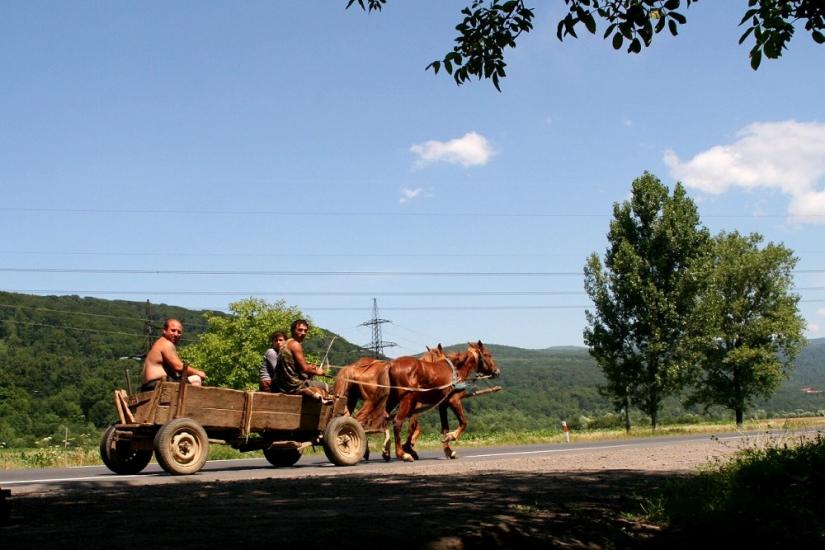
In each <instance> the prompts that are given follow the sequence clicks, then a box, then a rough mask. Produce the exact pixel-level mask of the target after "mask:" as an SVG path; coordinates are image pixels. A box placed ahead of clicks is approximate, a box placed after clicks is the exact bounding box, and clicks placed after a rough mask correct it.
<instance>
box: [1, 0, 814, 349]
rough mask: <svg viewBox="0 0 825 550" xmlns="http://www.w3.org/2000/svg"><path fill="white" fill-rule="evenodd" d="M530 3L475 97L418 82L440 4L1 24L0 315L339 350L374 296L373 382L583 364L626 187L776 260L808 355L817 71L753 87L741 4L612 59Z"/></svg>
mask: <svg viewBox="0 0 825 550" xmlns="http://www.w3.org/2000/svg"><path fill="white" fill-rule="evenodd" d="M534 4H535V7H536V8H537V16H536V29H535V31H534V32H533V33H531V34H530V35H528V36H525V37H524V38H523V39H522V40H521V41H520V43H519V45H518V48H517V49H516V50H513V51H511V52H509V54H508V58H507V62H508V68H507V73H508V77H507V78H506V79H505V80H504V81H503V84H502V90H503V91H502V93H499V92H497V91H495V89H494V88H493V87H492V85H490V84H489V83H487V82H480V83H479V82H473V83H470V84H466V85H464V86H461V87H456V86H455V84H454V83H453V82H452V80H451V79H450V78H446V77H443V76H441V75H439V76H438V77H434V76H433V75H432V73H431V72H425V70H424V68H425V67H426V65H427V64H428V63H429V62H430V61H432V60H434V59H437V58H439V57H440V56H441V55H443V54H444V53H446V51H447V50H448V49H449V48H450V47H451V44H452V40H453V38H454V33H455V31H454V29H453V27H454V26H455V24H456V23H457V22H458V21H459V10H460V9H461V7H463V6H464V5H465V4H464V3H463V2H444V1H436V0H430V1H416V2H401V1H398V0H391V1H390V2H389V4H388V6H387V7H386V8H385V10H384V12H383V13H381V14H369V15H368V14H365V13H362V12H361V11H360V10H357V9H350V10H348V11H346V10H344V6H345V5H346V1H345V0H340V1H327V2H298V1H281V2H256V1H253V2H244V3H240V4H239V3H237V2H218V1H211V2H194V1H192V2H184V1H179V2H161V1H141V2H60V3H55V2H38V1H16V0H14V1H8V2H4V3H3V4H2V7H0V71H1V72H2V74H3V79H2V85H0V129H1V130H0V232H2V234H3V235H5V236H6V238H5V239H4V241H3V243H2V244H0V268H2V269H0V289H3V290H10V291H17V292H27V293H33V294H81V295H87V296H96V297H102V298H123V299H131V300H140V301H143V300H146V299H149V300H151V301H152V302H155V303H168V304H175V305H181V306H186V307H192V308H213V309H222V310H225V309H226V308H227V305H228V304H229V303H230V302H232V301H235V300H239V299H241V298H243V297H246V296H256V297H261V298H264V299H266V300H268V301H275V300H278V299H285V300H286V301H287V303H288V304H290V305H295V306H298V307H299V308H301V309H302V310H303V311H305V312H306V313H307V314H308V315H309V316H310V317H311V318H312V320H313V321H314V322H315V323H316V324H318V325H320V326H323V327H324V328H327V329H329V330H332V331H334V332H337V333H339V334H341V335H342V336H344V337H345V338H347V339H348V340H350V341H352V342H355V343H358V344H366V343H368V342H369V341H370V337H371V333H370V331H369V330H368V329H367V328H366V327H363V326H360V325H361V323H363V322H364V321H367V320H369V318H370V316H371V308H372V298H373V297H375V298H377V300H378V305H379V308H380V315H381V317H382V318H385V319H389V320H391V321H392V322H391V323H386V324H384V325H383V326H382V329H383V337H384V339H385V340H388V341H392V342H395V343H397V344H399V345H398V347H395V348H391V349H388V350H387V351H388V352H389V353H390V354H391V355H400V354H412V353H419V352H421V351H423V350H424V346H425V345H430V344H434V343H437V342H443V343H445V344H453V343H460V342H464V341H470V340H473V341H474V340H478V339H481V340H482V341H484V342H489V343H496V344H504V345H512V346H519V347H525V348H545V347H550V346H560V345H582V329H583V327H584V308H585V307H586V306H588V300H587V297H586V295H585V294H584V291H583V278H582V275H581V273H582V266H583V265H584V262H585V259H586V257H587V255H588V254H590V253H591V252H594V251H595V252H598V253H599V254H600V255H603V253H604V250H605V246H606V238H605V233H606V232H607V228H608V223H609V221H610V215H611V211H612V204H613V202H614V201H622V200H625V199H626V198H627V197H628V195H629V189H630V184H631V182H632V181H633V179H634V178H636V177H638V176H640V175H641V174H642V173H643V172H644V171H645V170H647V171H650V172H652V173H653V174H655V175H656V176H658V177H659V178H660V179H661V180H662V181H663V182H664V183H665V184H667V185H668V186H670V187H671V188H672V186H673V185H674V184H675V182H676V181H682V182H683V183H684V184H685V185H686V186H687V188H688V190H689V193H690V195H691V196H692V197H693V198H694V199H695V200H696V202H697V204H698V205H699V211H700V215H701V216H702V221H703V223H704V224H705V225H707V226H708V227H709V228H710V229H711V230H712V231H713V232H718V231H720V230H734V229H736V230H739V231H740V232H744V233H747V232H752V231H756V232H760V233H762V234H763V235H764V236H765V238H766V240H768V241H773V242H782V243H784V244H785V245H787V246H788V247H790V248H792V249H793V250H794V251H795V252H796V253H797V256H798V257H799V264H798V266H797V273H796V275H795V282H796V286H797V292H798V293H799V295H800V297H801V303H800V308H801V312H802V314H803V316H804V317H805V319H806V320H807V321H808V331H807V333H806V335H807V336H808V337H822V336H825V244H823V237H825V230H824V229H825V227H824V226H823V224H825V102H823V101H822V90H823V89H825V70H823V69H824V68H825V64H824V63H823V62H824V61H825V48H823V47H822V46H816V45H815V44H814V43H813V41H812V40H811V39H810V37H809V35H806V34H804V33H799V34H798V36H797V37H796V38H795V39H794V40H793V41H792V42H791V45H790V49H789V50H788V51H787V52H786V53H785V55H784V56H783V57H782V59H781V60H779V61H778V62H776V61H764V62H763V65H762V67H761V68H760V69H759V71H756V72H754V71H752V70H751V69H750V67H749V64H748V60H747V50H748V48H747V47H746V46H745V45H742V46H740V45H738V44H737V40H738V37H739V34H740V31H741V29H739V28H738V27H737V24H738V22H739V18H740V17H741V14H742V13H743V12H744V10H745V5H746V2H745V1H744V0H742V1H726V2H703V3H699V4H696V5H694V6H693V7H692V8H691V9H689V10H687V11H686V12H685V14H686V15H687V17H688V23H687V25H685V26H684V27H682V29H681V31H680V35H679V37H678V38H676V39H673V38H671V37H669V36H665V35H659V36H657V37H656V39H655V42H654V45H653V47H652V48H651V49H649V50H646V51H644V52H642V54H640V55H633V56H631V55H628V54H626V53H624V52H622V51H620V52H616V51H614V50H613V49H612V47H611V46H610V44H609V42H605V41H603V40H601V39H600V38H598V37H592V36H589V35H588V36H585V35H584V34H582V35H581V38H580V39H579V40H573V39H568V40H566V41H565V42H563V43H561V42H559V41H558V40H557V39H556V37H555V23H554V21H555V20H557V18H558V17H559V15H560V14H561V11H562V9H563V4H562V2H560V1H555V2H545V1H536V2H534ZM15 269H24V270H27V271H13V270H15ZM79 269H82V270H91V272H81V273H78V272H67V271H68V270H79ZM66 324H67V325H71V326H76V327H82V326H83V318H77V317H71V316H67V321H66ZM137 332H138V333H139V330H137Z"/></svg>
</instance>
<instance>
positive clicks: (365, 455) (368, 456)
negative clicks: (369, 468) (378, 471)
mask: <svg viewBox="0 0 825 550" xmlns="http://www.w3.org/2000/svg"><path fill="white" fill-rule="evenodd" d="M369 459H370V448H369V447H367V450H366V451H364V460H369Z"/></svg>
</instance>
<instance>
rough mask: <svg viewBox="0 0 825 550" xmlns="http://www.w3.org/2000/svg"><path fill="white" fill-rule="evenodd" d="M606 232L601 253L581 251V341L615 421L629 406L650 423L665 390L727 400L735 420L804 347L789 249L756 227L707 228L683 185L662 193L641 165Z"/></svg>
mask: <svg viewBox="0 0 825 550" xmlns="http://www.w3.org/2000/svg"><path fill="white" fill-rule="evenodd" d="M607 238H608V243H609V244H608V248H607V250H606V252H605V256H604V260H603V261H602V259H601V258H600V257H599V255H598V254H596V253H593V254H591V256H590V257H589V258H588V260H587V263H586V265H585V267H584V274H585V289H586V291H587V294H588V295H589V296H590V298H591V299H592V301H593V304H594V308H593V309H592V310H587V311H586V313H585V316H586V319H587V326H586V328H585V330H584V340H585V342H586V344H587V345H588V346H589V348H590V352H591V354H592V355H593V357H594V358H595V360H596V361H597V363H598V365H599V367H600V368H601V370H602V371H603V373H604V375H605V378H606V380H607V382H606V384H605V386H604V387H603V395H605V396H606V397H608V398H609V399H611V400H612V402H613V405H614V408H615V410H617V411H620V412H623V414H624V415H625V427H626V429H627V430H628V431H629V430H630V429H631V421H630V413H631V410H632V409H633V408H634V407H635V408H637V409H639V410H641V411H643V412H644V413H646V414H647V415H648V416H649V417H650V421H651V424H652V426H653V427H654V429H655V427H656V425H657V423H658V416H659V411H660V409H661V407H662V402H663V400H664V399H666V398H667V397H669V396H673V395H677V394H686V395H687V399H686V403H687V404H697V403H698V404H702V405H704V406H706V407H711V406H714V405H719V406H723V407H726V408H729V409H731V410H732V411H733V412H734V413H735V416H736V422H737V424H741V423H742V421H743V418H744V411H745V409H746V407H747V406H748V405H750V404H752V403H753V401H754V399H755V398H757V397H766V396H769V395H770V394H772V393H773V392H774V391H775V390H776V389H777V388H778V387H779V384H780V383H781V382H782V381H783V380H784V379H785V378H787V375H788V372H789V371H790V369H791V368H792V365H793V360H794V358H795V357H796V356H797V355H798V353H799V351H800V350H801V348H802V347H803V346H804V344H805V340H804V337H803V330H804V328H805V321H804V320H803V319H802V317H801V315H800V314H799V310H798V302H799V297H798V296H797V295H795V294H794V293H793V292H792V291H791V289H792V286H793V279H792V274H791V271H792V269H793V267H794V266H795V265H796V262H797V258H796V257H795V256H794V255H793V252H792V251H791V250H789V249H788V248H786V247H785V246H783V245H782V244H774V243H768V244H766V245H763V238H762V236H761V235H759V234H756V233H753V234H750V235H741V234H739V233H738V232H736V231H734V232H721V233H719V234H718V235H715V236H711V235H710V233H709V231H708V230H707V228H705V227H703V226H702V225H701V222H700V219H699V214H698V211H697V208H696V205H695V204H694V202H693V201H692V200H691V199H690V197H688V196H687V194H686V192H685V189H684V187H682V185H681V184H678V183H677V184H676V186H675V188H674V190H673V192H672V193H671V192H670V190H669V189H668V188H667V187H666V186H665V185H663V184H662V183H661V181H659V179H658V178H656V177H655V176H653V175H652V174H649V173H645V174H643V175H642V176H641V177H639V178H638V179H636V180H635V181H634V182H633V184H632V189H631V197H630V199H629V200H627V201H624V202H622V203H615V204H614V206H613V219H612V221H611V223H610V228H609V231H608V233H607Z"/></svg>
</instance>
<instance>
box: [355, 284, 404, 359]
mask: <svg viewBox="0 0 825 550" xmlns="http://www.w3.org/2000/svg"><path fill="white" fill-rule="evenodd" d="M389 322H390V320H389V319H380V318H379V317H378V300H376V299H375V298H373V299H372V319H370V320H369V321H365V322H363V323H361V325H360V326H362V327H372V342H370V344H369V345H368V346H365V347H366V348H369V349H371V350H372V354H373V356H374V357H376V358H378V357H381V356H382V355H384V348H390V347H393V346H397V345H398V344H396V343H395V342H385V341H384V340H382V339H381V325H382V324H384V323H389Z"/></svg>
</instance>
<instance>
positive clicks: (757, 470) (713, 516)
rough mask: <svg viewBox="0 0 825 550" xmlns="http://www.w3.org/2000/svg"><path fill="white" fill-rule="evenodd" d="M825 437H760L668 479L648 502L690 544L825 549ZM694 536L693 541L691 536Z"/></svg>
mask: <svg viewBox="0 0 825 550" xmlns="http://www.w3.org/2000/svg"><path fill="white" fill-rule="evenodd" d="M823 495H825V435H823V434H822V433H821V432H820V433H818V434H817V435H816V436H814V437H807V438H805V437H797V438H795V439H794V438H784V439H779V440H765V441H757V442H755V443H753V444H751V446H749V447H747V448H745V449H743V450H742V451H740V452H738V453H737V454H736V455H734V456H733V457H732V458H731V459H730V460H728V461H725V462H723V463H718V464H715V465H712V466H709V467H707V468H706V469H704V470H703V471H700V472H699V473H697V474H694V475H691V476H687V477H684V478H675V479H671V480H669V481H668V482H667V483H665V485H664V486H663V487H662V489H661V490H660V492H659V494H658V495H657V496H656V497H654V498H653V499H651V500H650V501H649V502H648V503H647V506H646V507H645V508H646V509H647V512H648V516H647V519H649V520H651V521H653V522H656V523H659V524H663V525H666V526H667V527H668V530H669V532H670V533H671V534H672V535H673V536H674V540H678V541H679V544H677V546H679V547H682V546H689V545H690V544H691V543H693V542H696V543H698V542H700V541H701V540H705V541H707V540H714V541H716V542H717V543H720V544H727V543H734V542H736V543H737V545H740V546H741V545H744V546H745V547H747V546H754V547H758V548H768V547H780V546H785V547H791V548H823V547H825V497H824V496H823ZM691 539H693V540H691Z"/></svg>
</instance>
